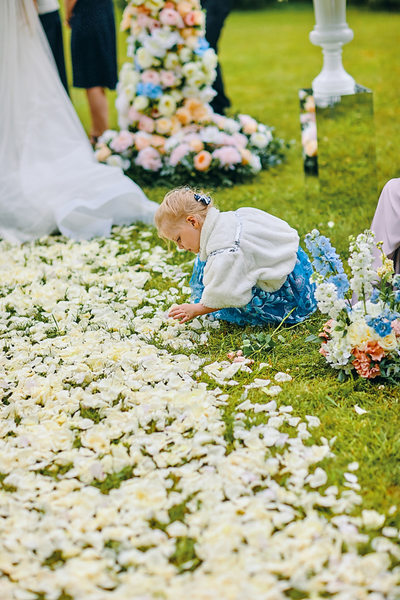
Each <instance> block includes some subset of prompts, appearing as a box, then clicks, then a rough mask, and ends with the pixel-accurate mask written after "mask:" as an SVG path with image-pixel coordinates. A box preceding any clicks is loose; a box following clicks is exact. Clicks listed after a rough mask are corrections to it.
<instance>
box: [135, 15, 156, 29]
mask: <svg viewBox="0 0 400 600" xmlns="http://www.w3.org/2000/svg"><path fill="white" fill-rule="evenodd" d="M137 24H138V27H139V28H140V29H146V28H147V29H150V31H152V30H153V29H155V28H156V27H160V24H159V23H158V22H157V21H156V20H155V19H152V18H151V17H148V16H147V15H146V14H143V13H141V14H139V15H138V17H137Z"/></svg>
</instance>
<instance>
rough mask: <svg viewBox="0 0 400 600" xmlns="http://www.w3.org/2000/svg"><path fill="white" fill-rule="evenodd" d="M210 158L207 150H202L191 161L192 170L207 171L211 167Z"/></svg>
mask: <svg viewBox="0 0 400 600" xmlns="http://www.w3.org/2000/svg"><path fill="white" fill-rule="evenodd" d="M211 161H212V156H211V154H210V153H209V152H207V150H202V151H201V152H199V153H198V154H196V156H195V157H194V159H193V163H194V168H195V169H197V170H198V171H207V169H208V167H209V166H210V165H211Z"/></svg>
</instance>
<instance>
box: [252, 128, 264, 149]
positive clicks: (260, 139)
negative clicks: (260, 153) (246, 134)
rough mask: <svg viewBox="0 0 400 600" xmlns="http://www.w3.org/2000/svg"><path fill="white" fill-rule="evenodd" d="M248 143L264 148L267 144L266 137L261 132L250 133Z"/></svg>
mask: <svg viewBox="0 0 400 600" xmlns="http://www.w3.org/2000/svg"><path fill="white" fill-rule="evenodd" d="M250 144H252V145H253V146H256V148H265V146H266V145H267V144H268V138H267V136H266V135H264V134H263V133H260V132H257V133H252V134H251V136H250Z"/></svg>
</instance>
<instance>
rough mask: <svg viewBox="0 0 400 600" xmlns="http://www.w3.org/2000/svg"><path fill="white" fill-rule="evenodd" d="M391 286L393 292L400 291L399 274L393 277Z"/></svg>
mask: <svg viewBox="0 0 400 600" xmlns="http://www.w3.org/2000/svg"><path fill="white" fill-rule="evenodd" d="M392 285H393V288H394V289H395V290H400V274H399V273H396V275H394V276H393V281H392Z"/></svg>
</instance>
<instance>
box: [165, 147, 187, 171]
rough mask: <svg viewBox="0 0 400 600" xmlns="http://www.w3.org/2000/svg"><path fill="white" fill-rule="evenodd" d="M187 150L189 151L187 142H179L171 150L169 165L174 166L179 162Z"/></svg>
mask: <svg viewBox="0 0 400 600" xmlns="http://www.w3.org/2000/svg"><path fill="white" fill-rule="evenodd" d="M188 152H190V147H189V144H179V146H177V147H176V148H174V149H173V150H172V152H171V156H170V157H169V164H170V165H171V167H176V165H177V164H178V163H180V162H181V160H182V158H184V157H185V156H186V154H187V153H188Z"/></svg>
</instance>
